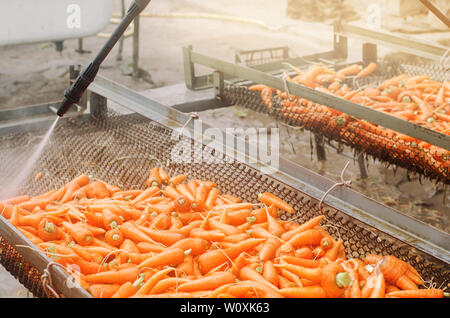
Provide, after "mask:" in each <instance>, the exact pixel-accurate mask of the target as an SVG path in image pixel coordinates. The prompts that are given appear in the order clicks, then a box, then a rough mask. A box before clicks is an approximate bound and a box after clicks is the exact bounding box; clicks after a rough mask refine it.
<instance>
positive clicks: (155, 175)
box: [147, 167, 162, 188]
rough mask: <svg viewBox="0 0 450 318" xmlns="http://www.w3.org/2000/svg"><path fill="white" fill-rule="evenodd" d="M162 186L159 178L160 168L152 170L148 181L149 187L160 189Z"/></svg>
mask: <svg viewBox="0 0 450 318" xmlns="http://www.w3.org/2000/svg"><path fill="white" fill-rule="evenodd" d="M161 185H162V182H161V178H160V176H159V168H158V167H155V168H152V169H151V170H150V174H149V176H148V179H147V186H149V187H158V188H160V187H161Z"/></svg>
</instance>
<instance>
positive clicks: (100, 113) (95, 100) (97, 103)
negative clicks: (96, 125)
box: [89, 92, 108, 118]
mask: <svg viewBox="0 0 450 318" xmlns="http://www.w3.org/2000/svg"><path fill="white" fill-rule="evenodd" d="M89 101H90V109H91V116H93V117H94V118H102V117H105V115H106V112H107V110H108V105H107V99H106V98H105V97H103V96H101V95H98V94H96V93H93V92H91V96H90V98H89Z"/></svg>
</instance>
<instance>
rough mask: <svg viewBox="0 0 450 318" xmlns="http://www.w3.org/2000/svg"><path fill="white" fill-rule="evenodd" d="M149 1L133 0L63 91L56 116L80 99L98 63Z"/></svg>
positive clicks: (93, 75) (94, 73)
mask: <svg viewBox="0 0 450 318" xmlns="http://www.w3.org/2000/svg"><path fill="white" fill-rule="evenodd" d="M150 1H151V0H133V2H132V3H131V5H130V7H129V8H128V11H127V12H126V14H125V16H124V17H123V19H122V21H121V22H120V24H119V25H118V26H117V28H116V29H115V30H114V32H113V33H112V34H111V36H110V38H109V39H108V41H106V43H105V45H104V46H103V47H102V49H101V50H100V52H99V53H98V54H97V56H96V57H95V59H94V60H93V61H92V62H91V63H89V65H88V66H87V67H86V68H85V69H84V70H83V71H82V72H81V73H80V75H79V76H78V77H77V79H76V80H75V81H74V82H73V84H72V86H70V87H69V88H68V89H67V90H66V91H65V92H64V100H63V101H62V103H61V106H60V107H59V109H58V112H57V114H58V116H60V117H62V116H64V114H65V113H67V111H68V110H69V109H70V107H72V106H73V105H74V104H76V103H78V102H79V101H80V98H81V96H82V95H83V93H84V92H85V91H86V89H87V88H88V86H89V85H90V84H91V83H92V82H93V81H94V79H95V76H96V75H97V72H98V70H99V68H100V64H102V62H103V61H104V60H105V58H106V57H107V56H108V54H109V52H111V50H112V48H113V47H114V45H115V44H116V43H117V41H119V39H120V38H121V36H122V35H123V33H124V32H125V30H126V29H127V27H128V26H129V25H130V23H131V22H132V21H133V20H134V18H136V17H137V16H138V15H139V14H140V13H141V12H142V11H143V10H144V9H145V7H146V6H147V5H148V4H149V3H150Z"/></svg>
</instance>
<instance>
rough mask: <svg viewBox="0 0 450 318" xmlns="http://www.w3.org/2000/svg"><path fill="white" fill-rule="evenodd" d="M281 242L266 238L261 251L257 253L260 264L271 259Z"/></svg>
mask: <svg viewBox="0 0 450 318" xmlns="http://www.w3.org/2000/svg"><path fill="white" fill-rule="evenodd" d="M280 245H281V242H280V241H279V240H277V239H275V238H272V237H271V238H268V239H267V240H266V242H265V243H264V244H263V246H262V248H261V250H260V251H259V254H258V258H259V260H260V261H261V262H265V261H268V260H269V259H272V258H273V257H274V256H275V254H276V252H277V249H278V248H279V247H280Z"/></svg>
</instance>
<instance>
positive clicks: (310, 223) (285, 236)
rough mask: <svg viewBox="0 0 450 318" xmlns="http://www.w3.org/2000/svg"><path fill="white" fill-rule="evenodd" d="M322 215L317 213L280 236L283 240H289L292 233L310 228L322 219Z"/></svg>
mask: <svg viewBox="0 0 450 318" xmlns="http://www.w3.org/2000/svg"><path fill="white" fill-rule="evenodd" d="M324 217H325V216H324V215H319V216H317V217H315V218H313V219H311V220H309V221H307V222H305V223H303V224H302V225H300V226H298V227H297V228H295V229H293V230H290V231H288V232H285V233H283V234H281V238H282V239H283V240H290V239H291V238H292V237H293V236H294V235H296V234H298V233H301V232H304V231H306V230H309V229H312V228H313V227H315V226H316V225H318V224H319V223H320V222H321V221H322V220H323V218H324Z"/></svg>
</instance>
